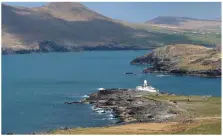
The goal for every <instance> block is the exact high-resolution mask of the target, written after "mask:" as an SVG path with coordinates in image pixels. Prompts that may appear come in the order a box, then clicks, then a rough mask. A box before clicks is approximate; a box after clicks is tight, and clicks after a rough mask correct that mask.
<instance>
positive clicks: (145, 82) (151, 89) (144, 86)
mask: <svg viewBox="0 0 223 136" xmlns="http://www.w3.org/2000/svg"><path fill="white" fill-rule="evenodd" d="M136 90H138V91H148V92H158V90H156V89H155V88H153V87H152V86H148V84H147V80H144V84H143V85H142V86H136Z"/></svg>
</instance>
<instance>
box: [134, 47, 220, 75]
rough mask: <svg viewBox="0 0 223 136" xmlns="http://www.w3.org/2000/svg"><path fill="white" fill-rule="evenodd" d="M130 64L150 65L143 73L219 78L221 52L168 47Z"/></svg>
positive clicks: (211, 49) (196, 48) (207, 49)
mask: <svg viewBox="0 0 223 136" xmlns="http://www.w3.org/2000/svg"><path fill="white" fill-rule="evenodd" d="M130 63H131V64H150V65H151V67H148V68H146V69H144V70H143V72H144V73H166V74H176V75H194V76H204V77H221V52H220V51H219V50H217V49H214V48H207V47H203V46H198V45H187V44H179V45H168V46H165V47H161V48H157V49H155V50H153V51H152V52H151V53H149V54H147V55H144V56H141V57H138V58H136V59H134V60H132V61H131V62H130Z"/></svg>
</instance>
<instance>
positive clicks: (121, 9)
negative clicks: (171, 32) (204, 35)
mask: <svg viewBox="0 0 223 136" xmlns="http://www.w3.org/2000/svg"><path fill="white" fill-rule="evenodd" d="M81 3H82V4H83V5H85V6H87V7H88V8H89V9H92V10H94V11H96V12H98V13H100V14H102V15H105V16H107V17H110V18H113V19H118V20H124V21H129V22H137V23H140V22H145V21H148V20H151V19H153V18H155V17H158V16H179V17H191V18H198V19H216V18H220V17H221V3H220V2H218V3H217V2H81ZM5 4H8V5H14V6H25V7H38V6H42V5H46V4H47V3H46V2H5Z"/></svg>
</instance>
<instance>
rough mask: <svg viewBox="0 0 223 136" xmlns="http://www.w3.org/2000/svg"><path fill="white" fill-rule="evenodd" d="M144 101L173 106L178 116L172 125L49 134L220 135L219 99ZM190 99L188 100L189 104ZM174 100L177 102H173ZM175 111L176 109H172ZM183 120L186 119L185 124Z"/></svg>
mask: <svg viewBox="0 0 223 136" xmlns="http://www.w3.org/2000/svg"><path fill="white" fill-rule="evenodd" d="M144 97H145V98H148V99H152V100H156V101H163V102H168V103H170V104H171V103H172V104H175V105H177V106H178V107H179V109H181V110H182V111H181V113H180V115H179V116H177V118H176V119H175V120H173V121H172V122H163V123H137V124H126V125H117V126H108V127H91V128H72V129H69V130H60V129H58V130H54V131H51V132H49V133H48V134H91V135H92V134H221V98H220V97H208V98H207V99H205V98H204V97H203V96H175V95H165V94H164V95H158V96H157V95H156V94H154V95H149V96H144ZM188 99H189V101H188ZM173 101H175V102H176V103H173ZM171 110H174V112H175V110H176V109H171ZM186 120H189V122H187V121H186Z"/></svg>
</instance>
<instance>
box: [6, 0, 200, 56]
mask: <svg viewBox="0 0 223 136" xmlns="http://www.w3.org/2000/svg"><path fill="white" fill-rule="evenodd" d="M151 28H152V27H150V26H148V25H146V24H136V25H135V24H131V23H128V22H123V21H118V20H114V19H111V18H108V17H105V16H103V15H100V14H98V13H96V12H94V11H92V10H90V9H88V8H86V7H85V6H83V5H82V4H79V3H73V2H72V3H69V2H53V3H49V4H48V5H44V6H42V7H35V8H26V7H15V6H9V5H5V4H2V52H3V54H8V53H30V52H67V51H80V50H128V49H150V48H156V47H160V46H163V45H166V44H173V43H194V42H195V43H200V41H199V40H192V39H190V38H189V37H187V36H184V35H177V34H170V33H165V32H162V31H161V32H160V31H158V32H157V31H153V30H154V29H151ZM151 30H152V31H151ZM202 43H203V42H202Z"/></svg>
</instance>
